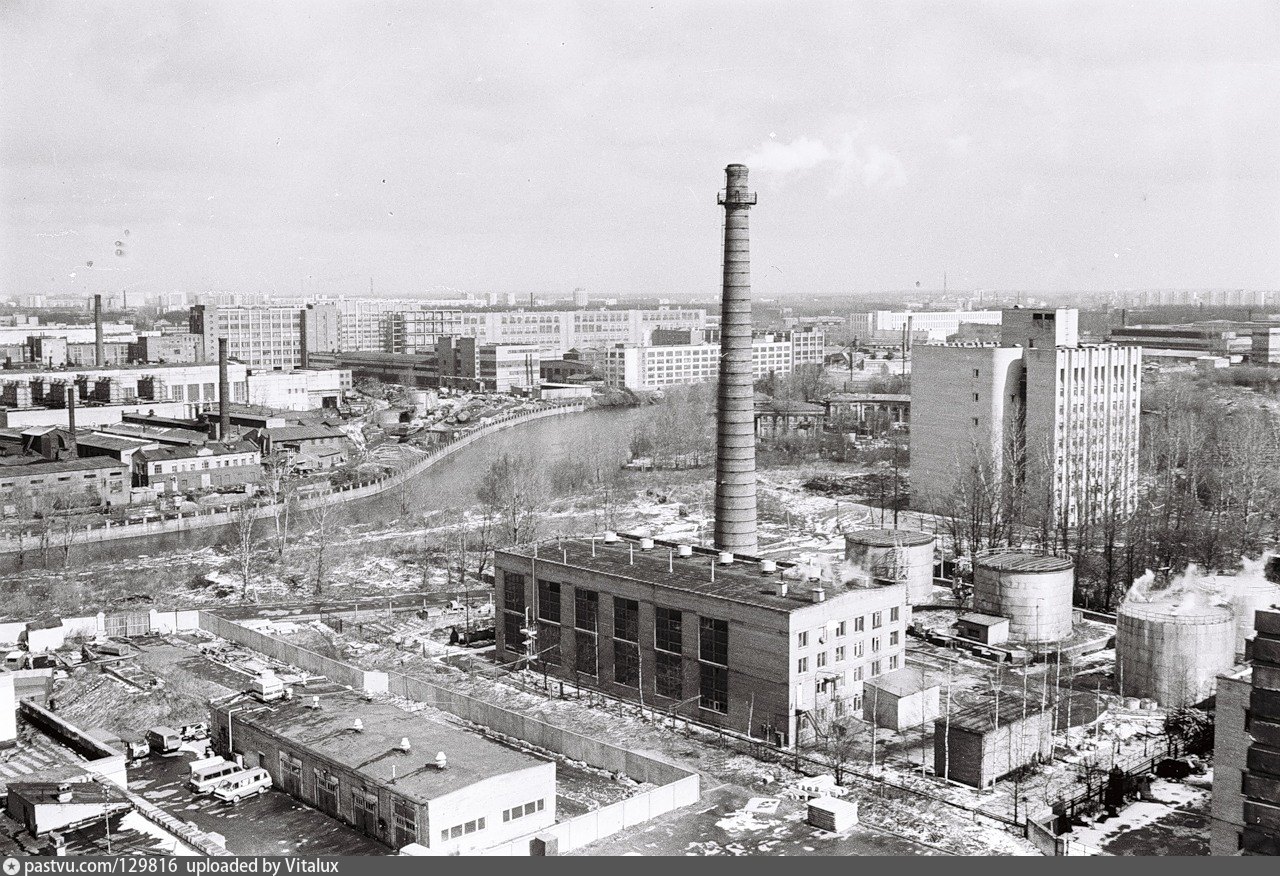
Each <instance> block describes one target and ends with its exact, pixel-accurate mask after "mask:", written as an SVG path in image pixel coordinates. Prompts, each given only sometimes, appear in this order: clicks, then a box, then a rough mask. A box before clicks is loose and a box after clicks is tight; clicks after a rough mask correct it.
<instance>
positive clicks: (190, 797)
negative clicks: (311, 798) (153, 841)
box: [129, 752, 394, 855]
mask: <svg viewBox="0 0 1280 876" xmlns="http://www.w3.org/2000/svg"><path fill="white" fill-rule="evenodd" d="M193 759H194V755H193V754H192V753H190V752H180V753H179V754H177V755H175V756H172V757H156V756H152V757H148V758H147V759H146V760H145V761H144V762H143V763H142V764H141V765H140V766H137V767H132V768H130V770H129V789H130V790H131V791H134V792H135V793H138V794H141V795H142V796H143V797H145V798H147V799H148V800H150V801H151V802H152V803H154V804H155V805H157V806H159V807H160V808H161V809H164V810H165V811H166V812H168V813H169V814H171V815H173V816H174V817H176V818H181V819H182V820H184V821H191V822H194V823H195V824H196V825H197V826H198V827H199V828H200V829H201V830H204V831H209V832H213V833H219V834H222V836H223V837H225V838H226V842H225V845H226V847H227V850H228V851H230V852H231V853H232V854H236V855H390V854H394V852H393V851H392V850H391V849H389V848H387V847H386V846H384V845H382V844H381V843H379V842H376V841H374V840H372V839H370V838H369V837H367V836H364V835H363V834H361V833H358V832H357V831H356V830H354V829H353V828H350V827H348V826H347V825H345V824H342V823H341V822H339V821H336V820H334V819H332V818H330V817H329V816H327V815H325V814H324V813H323V812H320V811H319V810H317V809H312V808H311V807H310V806H306V805H303V804H302V803H299V802H298V801H297V800H294V799H293V798H292V797H290V796H289V795H288V794H285V793H284V792H283V791H278V790H275V789H272V790H270V791H268V792H267V793H266V794H264V795H262V796H260V797H253V798H251V799H248V800H242V801H240V802H239V803H237V804H235V805H234V806H228V805H226V804H224V803H220V802H218V801H217V800H214V799H213V798H212V797H209V796H197V795H196V794H193V793H192V792H191V790H190V789H188V788H187V787H186V785H185V782H186V780H187V777H188V776H189V775H190V771H191V768H190V766H189V765H190V763H191V761H192V760H193Z"/></svg>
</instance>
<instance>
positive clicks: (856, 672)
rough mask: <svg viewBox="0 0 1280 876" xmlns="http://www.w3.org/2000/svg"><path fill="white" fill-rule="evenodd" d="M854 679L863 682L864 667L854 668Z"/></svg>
mask: <svg viewBox="0 0 1280 876" xmlns="http://www.w3.org/2000/svg"><path fill="white" fill-rule="evenodd" d="M852 678H853V680H854V681H862V667H861V666H855V667H854V669H853V675H852Z"/></svg>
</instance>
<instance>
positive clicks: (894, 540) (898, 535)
mask: <svg viewBox="0 0 1280 876" xmlns="http://www.w3.org/2000/svg"><path fill="white" fill-rule="evenodd" d="M844 540H845V541H846V542H850V541H851V542H853V543H855V544H864V545H868V546H869V547H923V546H924V545H927V544H933V541H934V537H933V536H932V535H930V534H929V533H927V532H917V531H916V530H914V529H859V530H857V531H855V532H848V533H845V536H844Z"/></svg>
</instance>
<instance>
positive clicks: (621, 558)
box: [494, 533, 911, 744]
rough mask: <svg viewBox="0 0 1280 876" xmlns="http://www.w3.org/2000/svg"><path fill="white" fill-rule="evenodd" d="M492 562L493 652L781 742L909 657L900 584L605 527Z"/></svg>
mask: <svg viewBox="0 0 1280 876" xmlns="http://www.w3.org/2000/svg"><path fill="white" fill-rule="evenodd" d="M494 568H495V572H496V578H497V581H496V584H495V600H496V608H497V617H498V618H499V623H498V624H497V652H496V653H497V659H498V660H499V661H500V662H503V663H507V664H513V663H523V664H525V665H528V664H530V663H531V664H532V665H533V666H535V667H536V668H538V669H540V670H542V671H545V672H547V673H548V674H549V675H551V676H554V677H556V678H562V679H564V680H566V681H569V682H572V683H574V684H580V685H585V686H589V687H594V688H599V689H600V690H603V691H605V692H606V693H609V694H612V695H614V696H619V697H623V698H626V699H630V700H635V701H640V702H643V703H644V704H645V705H647V706H650V707H653V708H656V709H658V710H660V711H670V712H672V713H674V714H677V715H687V716H690V717H693V718H696V719H697V720H700V721H703V722H705V723H709V724H714V725H718V726H723V727H726V728H730V729H733V730H736V731H738V732H742V733H750V734H751V735H753V736H756V737H759V738H763V739H769V740H774V741H780V742H782V743H783V744H793V743H794V742H795V741H796V740H800V741H801V742H803V741H806V740H807V739H809V738H811V737H812V736H813V734H814V732H815V729H817V730H821V731H823V732H825V728H826V727H827V726H828V722H830V721H831V720H833V719H835V718H840V717H842V716H844V715H853V714H858V713H859V712H860V711H861V709H862V705H863V682H864V681H867V680H870V679H873V678H876V677H878V676H880V675H883V674H886V673H889V672H892V671H894V670H896V669H900V668H902V666H903V665H904V661H905V658H906V629H907V626H908V625H909V624H910V621H911V608H910V606H909V605H908V604H907V601H906V585H905V584H901V583H889V582H874V583H872V582H869V581H868V580H867V579H865V578H853V579H850V580H848V581H845V580H841V579H840V578H839V576H838V573H836V574H833V573H832V572H830V571H827V572H825V573H824V574H823V575H821V576H819V577H817V578H815V577H813V576H814V575H817V574H818V570H817V569H816V568H806V567H803V566H800V565H794V564H791V563H781V562H779V563H774V561H772V560H760V559H757V558H754V557H750V556H736V555H732V554H729V553H727V552H720V551H715V550H710V549H707V548H701V547H693V546H690V545H687V544H675V543H671V542H660V541H655V540H653V539H647V538H639V537H626V536H615V535H613V534H612V533H606V535H605V536H604V538H592V539H574V540H567V541H561V542H558V543H548V544H545V545H541V546H540V547H539V548H538V549H537V550H515V549H511V550H499V551H495V552H494ZM529 630H532V631H533V635H532V636H530V635H528V633H527V632H526V631H529Z"/></svg>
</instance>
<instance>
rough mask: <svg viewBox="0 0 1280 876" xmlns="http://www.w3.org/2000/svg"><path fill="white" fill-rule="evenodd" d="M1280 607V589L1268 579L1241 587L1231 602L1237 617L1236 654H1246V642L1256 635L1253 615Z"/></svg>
mask: <svg viewBox="0 0 1280 876" xmlns="http://www.w3.org/2000/svg"><path fill="white" fill-rule="evenodd" d="M1277 605H1280V587H1278V586H1276V585H1275V584H1272V583H1271V582H1270V581H1267V580H1266V579H1257V580H1252V581H1245V582H1242V583H1241V584H1240V585H1239V591H1238V592H1237V593H1236V595H1235V596H1234V597H1232V600H1231V608H1232V611H1234V612H1235V616H1236V653H1237V654H1243V653H1244V643H1245V640H1247V639H1249V638H1251V637H1252V636H1253V633H1254V626H1253V615H1254V613H1255V612H1257V611H1258V610H1260V609H1261V610H1263V611H1266V610H1267V609H1269V608H1272V607H1274V606H1277Z"/></svg>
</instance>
